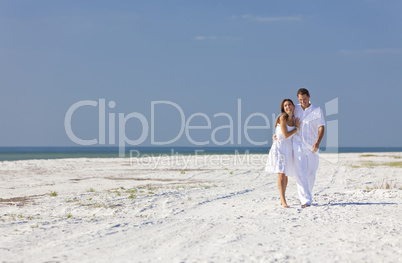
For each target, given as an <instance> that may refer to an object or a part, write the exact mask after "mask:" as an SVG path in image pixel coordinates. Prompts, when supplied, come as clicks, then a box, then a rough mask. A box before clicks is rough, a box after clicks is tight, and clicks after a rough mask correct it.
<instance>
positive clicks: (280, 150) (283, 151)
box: [265, 124, 295, 176]
mask: <svg viewBox="0 0 402 263" xmlns="http://www.w3.org/2000/svg"><path fill="white" fill-rule="evenodd" d="M286 127H287V129H288V131H289V132H290V131H292V130H293V129H295V127H294V126H289V125H286ZM275 134H276V138H277V140H276V141H275V142H274V143H273V144H272V146H271V149H270V150H269V154H268V161H267V164H266V166H265V171H266V172H269V173H283V174H286V176H295V172H294V159H293V141H292V137H293V135H292V136H290V137H288V138H285V137H284V136H283V134H282V130H281V126H280V125H279V124H278V125H277V126H276V128H275Z"/></svg>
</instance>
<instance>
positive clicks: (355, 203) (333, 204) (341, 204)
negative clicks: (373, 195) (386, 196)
mask: <svg viewBox="0 0 402 263" xmlns="http://www.w3.org/2000/svg"><path fill="white" fill-rule="evenodd" d="M397 204H398V203H357V202H353V203H350V202H349V203H328V204H323V205H314V204H313V206H318V207H320V206H335V205H340V206H347V205H397Z"/></svg>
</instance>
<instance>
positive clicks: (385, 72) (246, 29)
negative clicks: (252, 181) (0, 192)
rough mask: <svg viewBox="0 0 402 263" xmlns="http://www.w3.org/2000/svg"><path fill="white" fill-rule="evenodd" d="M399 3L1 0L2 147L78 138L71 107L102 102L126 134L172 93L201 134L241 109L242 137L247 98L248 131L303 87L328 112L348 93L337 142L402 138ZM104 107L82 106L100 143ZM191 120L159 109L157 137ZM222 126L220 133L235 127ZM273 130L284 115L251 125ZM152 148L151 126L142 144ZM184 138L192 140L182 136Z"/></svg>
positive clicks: (86, 135)
mask: <svg viewBox="0 0 402 263" xmlns="http://www.w3.org/2000/svg"><path fill="white" fill-rule="evenodd" d="M401 12H402V1H374V0H372V1H369V0H367V1H266V0H265V1H233V0H232V1H217V0H215V1H113V2H112V1H0V72H1V73H0V74H1V75H0V89H1V96H0V125H1V129H0V146H74V145H76V144H75V143H74V142H73V141H72V140H71V139H70V138H69V137H68V136H67V134H66V131H65V124H64V121H65V116H66V113H67V111H68V109H69V108H70V107H71V106H72V105H73V104H74V103H77V102H79V101H84V100H91V101H95V102H99V100H100V99H105V101H106V103H108V102H109V101H114V102H115V104H116V106H115V107H114V108H113V109H111V108H109V107H106V113H105V114H106V115H105V116H106V117H107V118H108V116H109V114H112V115H114V116H115V118H116V123H117V124H116V127H115V129H114V132H115V137H114V138H115V142H116V143H117V142H118V139H119V138H118V137H119V132H121V129H119V125H118V122H119V113H122V114H124V116H127V114H130V113H133V112H137V113H140V114H142V115H143V116H144V117H145V119H146V121H147V122H148V124H149V125H150V123H151V103H152V101H154V102H155V101H170V102H172V103H175V104H176V105H178V106H179V107H180V108H181V109H182V111H183V112H184V114H185V118H186V119H188V117H189V116H191V115H192V114H194V113H197V112H198V113H203V114H205V115H204V116H206V117H207V118H209V119H210V121H211V127H210V128H209V129H204V130H193V131H191V138H192V139H194V140H196V141H209V142H210V143H209V144H208V146H214V143H213V142H212V140H211V134H212V131H213V130H214V129H215V128H217V127H220V126H221V125H228V119H227V118H225V117H214V114H218V113H222V112H225V113H227V114H229V115H230V116H232V117H233V120H234V122H233V128H234V129H233V137H234V144H233V145H234V146H236V145H238V144H239V141H238V130H237V128H238V122H237V120H238V116H237V112H238V100H239V99H240V100H241V119H242V121H241V127H242V128H243V127H244V120H245V119H246V118H247V117H248V116H250V115H251V114H253V113H257V112H260V113H262V114H264V115H266V116H267V117H268V118H269V121H271V122H272V119H273V118H272V114H278V112H279V110H280V109H279V108H280V103H281V101H282V100H283V99H284V98H290V99H293V100H294V102H297V98H296V92H297V90H298V89H299V88H300V87H305V88H307V89H309V90H310V92H311V101H312V102H313V103H314V104H316V105H318V106H321V107H322V108H323V109H324V112H325V103H327V102H329V101H331V100H333V99H336V98H338V113H337V114H333V115H331V116H327V121H336V120H337V121H338V133H337V136H338V141H339V146H342V147H347V146H358V147H363V146H367V147H375V146H379V147H381V146H382V147H390V146H395V147H401V146H402V140H400V139H397V138H398V137H399V136H398V135H399V133H400V131H402V124H401V123H400V117H398V116H399V114H400V109H399V107H400V106H399V104H400V102H401V97H402V91H401V90H402V89H401V88H402V87H401V85H402V74H401V72H402V34H401V32H402V16H400V14H401ZM98 109H99V107H92V106H85V107H81V108H79V109H77V111H75V112H74V114H73V116H72V123H71V126H72V130H73V131H74V133H75V135H76V136H77V137H79V138H81V139H85V140H89V139H94V138H95V139H98V140H99V135H98V130H99V125H98V119H99V117H98ZM181 121H183V119H182V118H181V117H180V114H179V111H178V110H177V109H176V108H174V107H172V106H169V105H167V104H159V105H157V106H155V119H154V122H155V126H154V133H155V138H156V140H158V141H168V140H169V139H172V138H174V137H175V136H176V135H178V134H179V132H180V129H181V127H182V125H181ZM190 123H191V125H193V126H194V125H200V126H202V125H206V124H207V120H206V118H205V117H201V116H198V117H194V119H192V121H191V122H190ZM264 124H265V122H264V119H263V118H262V117H255V118H252V119H251V120H250V125H255V126H262V125H264ZM106 127H109V119H106ZM149 128H150V127H149ZM143 131H144V130H143V126H142V124H141V122H140V121H139V119H135V118H133V119H130V120H128V121H127V122H126V123H125V131H124V132H125V134H126V136H127V138H130V139H132V140H135V139H137V138H139V137H140V135H141V134H142V132H143ZM329 132H330V131H329ZM332 132H335V131H332ZM105 134H106V138H109V137H108V136H109V132H108V129H106V131H105ZM215 135H216V136H217V137H216V138H217V140H219V141H221V142H222V141H225V140H226V139H228V137H230V130H229V129H222V130H220V131H218V132H216V134H215ZM271 135H272V124H271V129H265V130H252V131H250V132H249V137H250V138H252V140H253V141H259V142H263V141H268V143H267V144H266V145H267V146H268V145H270V144H271V143H272V140H271ZM240 137H241V143H240V144H241V145H248V144H249V143H248V141H247V138H246V137H245V136H244V134H241V136H240ZM105 143H106V145H110V141H109V140H108V139H107V140H106V141H105ZM150 144H151V131H150V130H148V133H147V138H146V139H145V140H144V142H143V143H142V144H141V146H147V145H150ZM174 145H191V143H190V142H189V140H188V138H187V137H186V134H185V133H183V134H182V136H180V138H179V139H178V140H177V141H176V142H175V144H174ZM169 146H170V145H169ZM227 146H231V145H229V144H227Z"/></svg>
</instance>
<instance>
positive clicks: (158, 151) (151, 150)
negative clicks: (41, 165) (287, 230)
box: [0, 146, 402, 161]
mask: <svg viewBox="0 0 402 263" xmlns="http://www.w3.org/2000/svg"><path fill="white" fill-rule="evenodd" d="M269 149H270V147H255V146H209V147H207V146H205V147H193V146H171V147H166V146H164V147H160V146H159V147H156V146H143V147H126V148H125V153H126V155H125V157H126V158H128V157H144V156H150V155H151V156H160V155H195V154H197V155H203V154H268V152H269ZM320 152H321V153H365V152H402V147H339V148H332V149H326V148H320ZM130 153H131V154H130ZM64 158H119V147H114V146H92V147H91V146H61V147H60V146H50V147H48V146H41V147H34V146H31V147H23V146H14V147H10V146H5V147H0V161H18V160H31V159H32V160H38V159H64Z"/></svg>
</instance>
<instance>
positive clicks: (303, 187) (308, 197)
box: [294, 151, 319, 205]
mask: <svg viewBox="0 0 402 263" xmlns="http://www.w3.org/2000/svg"><path fill="white" fill-rule="evenodd" d="M294 158H295V168H296V181H297V191H298V193H299V198H300V203H301V204H302V205H304V204H307V205H311V203H312V199H313V198H312V191H313V186H314V182H315V175H316V173H317V169H318V163H319V158H318V154H313V153H311V152H310V153H304V152H303V151H294Z"/></svg>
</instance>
